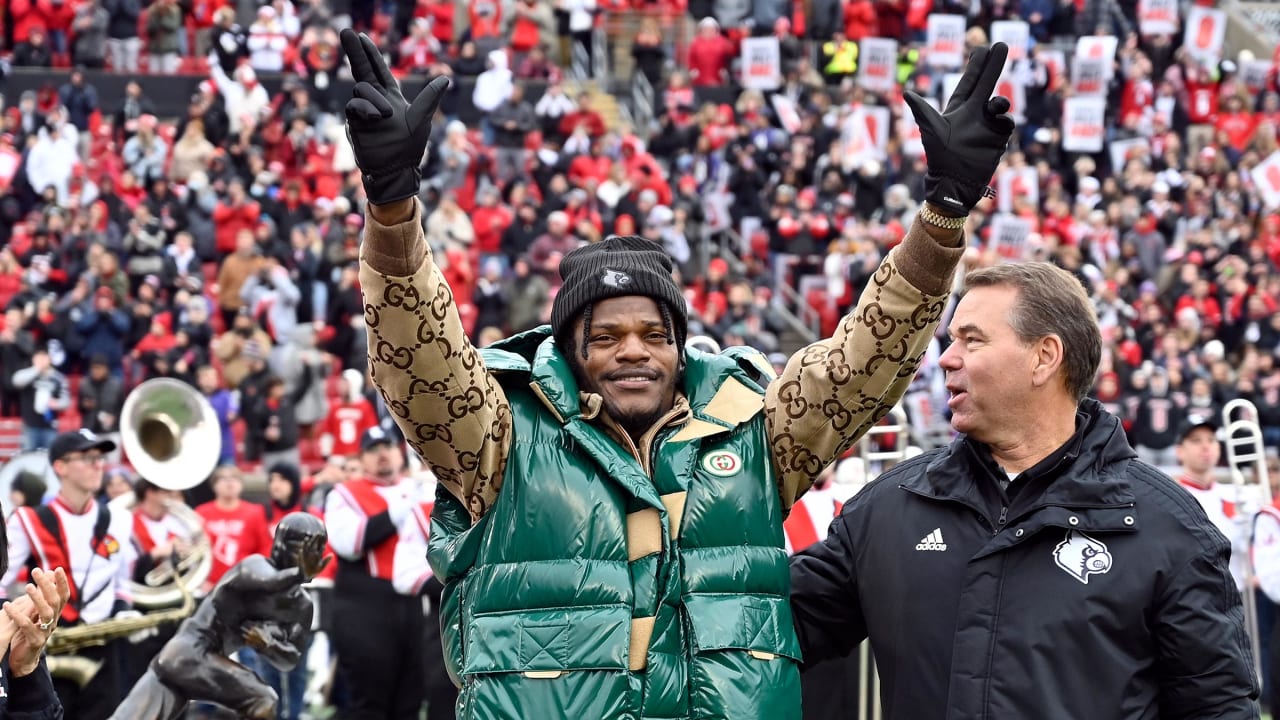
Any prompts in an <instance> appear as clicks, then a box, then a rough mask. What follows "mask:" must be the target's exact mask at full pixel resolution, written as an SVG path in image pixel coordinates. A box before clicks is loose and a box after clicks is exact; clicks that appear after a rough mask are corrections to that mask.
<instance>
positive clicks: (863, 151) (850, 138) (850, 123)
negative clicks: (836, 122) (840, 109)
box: [840, 107, 880, 173]
mask: <svg viewBox="0 0 1280 720" xmlns="http://www.w3.org/2000/svg"><path fill="white" fill-rule="evenodd" d="M862 111H863V108H861V107H859V108H857V109H855V110H854V111H853V112H851V113H849V114H848V115H846V116H845V118H844V121H843V122H842V123H841V124H840V143H841V146H842V147H843V150H844V152H843V153H842V155H841V164H842V165H843V167H844V171H845V172H847V173H849V172H854V171H856V170H857V169H858V168H859V167H861V166H862V165H863V164H864V163H866V162H867V161H869V160H879V159H880V153H879V151H878V150H877V149H876V141H875V138H873V137H871V129H870V128H869V127H867V116H866V115H865V114H864V113H863V112H862Z"/></svg>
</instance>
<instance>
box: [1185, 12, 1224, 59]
mask: <svg viewBox="0 0 1280 720" xmlns="http://www.w3.org/2000/svg"><path fill="white" fill-rule="evenodd" d="M1226 36H1227V13H1226V12H1225V11H1223V10H1213V9H1211V8H1207V7H1201V6H1199V5H1192V6H1191V10H1190V11H1188V12H1187V31H1186V33H1185V34H1184V35H1183V37H1182V46H1183V47H1185V48H1186V49H1187V53H1188V54H1189V55H1191V57H1193V58H1195V59H1196V60H1200V61H1203V62H1210V63H1216V62H1218V60H1219V59H1220V58H1221V57H1222V41H1223V39H1225V38H1226Z"/></svg>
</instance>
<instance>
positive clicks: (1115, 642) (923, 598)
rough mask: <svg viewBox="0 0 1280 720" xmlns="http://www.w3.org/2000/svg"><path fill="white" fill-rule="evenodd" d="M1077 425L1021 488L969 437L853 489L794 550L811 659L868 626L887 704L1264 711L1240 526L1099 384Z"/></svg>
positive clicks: (796, 591)
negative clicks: (1209, 510) (1003, 482)
mask: <svg viewBox="0 0 1280 720" xmlns="http://www.w3.org/2000/svg"><path fill="white" fill-rule="evenodd" d="M1076 427H1077V431H1076V434H1075V436H1074V437H1073V438H1072V439H1071V440H1070V441H1068V442H1067V443H1066V444H1065V445H1064V446H1063V447H1062V448H1060V449H1059V450H1058V451H1056V452H1055V453H1053V454H1052V455H1050V457H1049V458H1047V459H1046V460H1044V461H1042V462H1041V463H1040V464H1039V465H1037V466H1036V467H1034V468H1031V469H1029V470H1027V471H1026V472H1024V473H1022V474H1021V475H1020V476H1019V477H1018V478H1017V479H1016V480H1015V481H1014V483H1013V485H1012V486H1011V489H1013V490H1014V491H1015V492H1014V493H1013V494H1012V497H1011V496H1010V494H1009V493H1007V492H1006V491H1004V490H1002V489H1001V487H1000V483H999V482H997V477H1003V473H1001V471H1000V470H999V468H998V467H996V465H995V463H994V462H993V461H992V460H991V457H990V455H989V453H988V452H987V451H986V449H985V448H984V447H982V446H981V445H980V444H979V443H976V442H974V441H971V440H969V439H967V438H960V439H958V440H956V441H955V442H953V443H952V444H951V445H949V446H948V447H945V448H940V449H938V450H936V451H933V452H929V453H926V454H924V455H921V456H919V457H917V458H914V459H912V460H909V461H907V462H905V463H902V464H900V465H898V466H897V467H895V468H893V469H892V470H890V471H889V472H887V473H885V474H884V475H882V476H881V477H880V478H879V479H878V480H877V481H876V482H874V483H872V484H871V485H869V486H867V487H866V488H865V489H864V490H863V491H862V492H861V493H859V494H858V495H857V496H855V497H854V498H853V499H852V500H850V501H849V502H848V503H846V504H845V507H844V511H843V512H842V513H841V515H840V516H839V517H837V518H836V520H835V522H834V523H833V524H832V526H831V533H830V536H829V537H828V538H827V540H826V541H825V542H823V543H819V544H817V545H814V546H812V547H810V548H809V549H807V550H806V551H805V552H803V553H800V554H798V555H796V556H795V557H794V558H793V559H792V564H791V582H792V608H793V611H794V614H795V623H796V628H797V631H798V632H799V636H800V643H801V647H802V650H803V652H804V656H805V661H806V662H809V663H813V662H815V661H817V660H821V659H823V658H826V657H831V656H838V655H843V654H846V653H847V652H849V651H850V650H851V649H852V648H854V647H855V646H856V645H857V643H859V642H860V641H861V640H862V639H863V638H865V637H867V636H868V635H869V636H870V639H871V644H872V649H873V652H874V653H875V659H876V664H877V666H878V668H879V671H880V678H881V683H882V688H881V698H882V702H883V705H884V713H885V714H884V717H885V718H888V720H943V719H944V718H945V719H946V720H971V719H978V718H982V719H988V718H990V719H992V720H996V719H1000V720H1003V719H1004V718H1035V719H1036V720H1083V719H1085V718H1087V719H1088V720H1146V719H1149V718H1150V719H1154V718H1160V719H1161V720H1168V719H1170V718H1196V719H1197V720H1205V719H1206V718H1217V719H1223V720H1225V719H1231V720H1235V719H1237V718H1239V719H1245V718H1257V717H1258V710H1257V709H1256V706H1255V704H1254V702H1253V698H1255V697H1257V695H1258V686H1257V684H1256V683H1255V681H1254V677H1253V672H1252V659H1251V653H1250V650H1249V646H1248V640H1247V638H1246V635H1245V630H1244V619H1243V617H1244V616H1243V610H1242V607H1241V600H1240V595H1239V593H1238V592H1237V591H1236V587H1235V584H1234V582H1233V581H1232V579H1231V574H1230V572H1229V571H1228V569H1227V561H1228V554H1229V546H1228V544H1227V541H1226V539H1224V538H1223V537H1222V535H1221V534H1220V533H1219V532H1218V531H1217V530H1216V529H1215V528H1214V526H1213V525H1212V524H1211V523H1210V522H1209V520H1208V518H1207V517H1206V516H1205V514H1204V512H1203V510H1201V509H1200V506H1199V505H1198V504H1197V503H1196V501H1195V500H1194V499H1193V498H1192V497H1191V496H1190V495H1188V494H1187V493H1186V492H1185V491H1183V490H1182V489H1181V488H1180V487H1178V485H1177V484H1176V483H1174V482H1173V481H1172V480H1170V479H1169V478H1168V477H1167V476H1165V475H1163V474H1161V473H1159V472H1158V471H1156V470H1155V469H1153V468H1151V467H1150V466H1148V465H1146V464H1144V463H1142V462H1139V461H1138V460H1137V459H1136V458H1135V455H1134V452H1133V450H1132V449H1131V448H1130V447H1129V444H1128V442H1127V441H1126V440H1125V435H1124V431H1123V429H1122V427H1121V425H1120V421H1119V420H1118V419H1116V418H1115V417H1114V416H1112V415H1110V414H1108V413H1106V412H1105V411H1103V410H1102V409H1101V406H1100V405H1099V404H1098V403H1097V402H1096V401H1093V400H1085V401H1084V402H1083V403H1082V404H1081V406H1080V412H1079V414H1078V415H1077V423H1076ZM997 473H1000V475H997Z"/></svg>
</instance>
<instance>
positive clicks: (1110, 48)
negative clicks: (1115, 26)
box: [1075, 35, 1120, 81]
mask: <svg viewBox="0 0 1280 720" xmlns="http://www.w3.org/2000/svg"><path fill="white" fill-rule="evenodd" d="M1119 43H1120V41H1119V40H1117V39H1116V38H1115V37H1112V36H1102V35H1086V36H1084V37H1081V38H1079V39H1078V40H1076V54H1075V56H1076V57H1087V58H1098V59H1101V60H1103V61H1105V62H1104V65H1105V66H1106V69H1107V80H1108V81H1109V80H1111V75H1112V74H1113V73H1114V72H1115V61H1116V48H1117V46H1118V45H1119Z"/></svg>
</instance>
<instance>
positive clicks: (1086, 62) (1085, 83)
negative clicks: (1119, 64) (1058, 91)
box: [1071, 55, 1111, 97]
mask: <svg viewBox="0 0 1280 720" xmlns="http://www.w3.org/2000/svg"><path fill="white" fill-rule="evenodd" d="M1110 65H1111V63H1110V61H1108V60H1103V59H1102V58H1092V57H1081V56H1079V55H1077V56H1076V57H1074V58H1072V60H1071V92H1072V93H1073V94H1074V95H1076V96H1081V97H1102V96H1105V95H1106V94H1107V81H1108V77H1107V70H1108V68H1109V67H1110Z"/></svg>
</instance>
